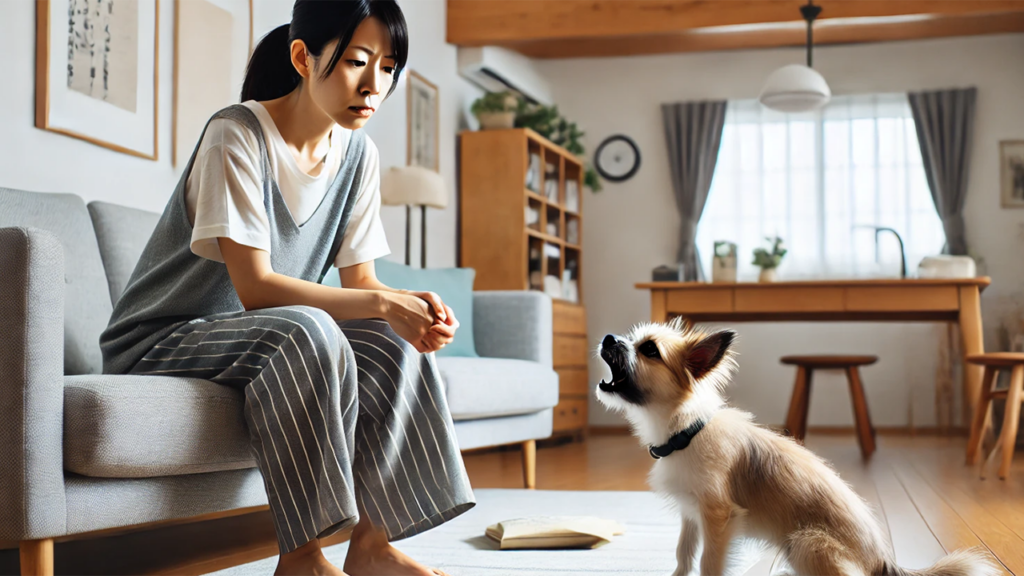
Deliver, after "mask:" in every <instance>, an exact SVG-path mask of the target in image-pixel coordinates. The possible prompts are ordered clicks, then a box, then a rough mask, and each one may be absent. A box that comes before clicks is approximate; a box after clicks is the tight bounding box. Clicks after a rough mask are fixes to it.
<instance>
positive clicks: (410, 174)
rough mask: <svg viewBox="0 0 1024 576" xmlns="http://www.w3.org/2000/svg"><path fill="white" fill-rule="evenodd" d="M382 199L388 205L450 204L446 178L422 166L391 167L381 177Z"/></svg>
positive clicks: (442, 206)
mask: <svg viewBox="0 0 1024 576" xmlns="http://www.w3.org/2000/svg"><path fill="white" fill-rule="evenodd" d="M380 201H381V203H382V204H384V205H386V206H406V205H413V206H430V207H431V208H444V207H446V206H448V189H447V188H446V187H445V185H444V178H442V177H441V175H440V174H438V173H437V172H434V171H433V170H430V169H428V168H422V167H420V166H402V167H397V166H394V167H391V168H388V169H387V170H385V171H384V173H383V174H382V175H381V178H380Z"/></svg>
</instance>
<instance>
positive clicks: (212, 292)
mask: <svg viewBox="0 0 1024 576" xmlns="http://www.w3.org/2000/svg"><path fill="white" fill-rule="evenodd" d="M407 51H408V36H407V29H406V24H405V19H404V17H403V16H402V13H401V10H400V9H399V7H398V5H397V4H396V3H395V2H394V0H356V1H318V0H297V1H296V3H295V6H294V8H293V11H292V21H291V24H290V25H284V26H281V27H279V28H277V29H276V30H274V31H272V32H271V33H270V34H268V35H267V36H266V37H264V38H263V39H262V40H261V41H260V44H259V46H258V47H257V48H256V50H255V51H254V53H253V55H252V59H251V60H250V62H249V66H248V68H247V70H246V77H245V82H244V84H243V88H242V98H241V99H242V104H240V105H235V106H231V107H228V108H226V109H224V110H221V111H220V112H218V113H217V114H215V115H214V116H213V118H211V120H210V122H209V123H208V124H207V126H206V129H205V130H204V132H203V136H202V137H201V139H200V142H199V143H198V145H197V147H196V151H195V152H194V153H193V155H192V158H191V159H190V160H189V163H188V166H187V167H186V169H185V172H184V174H182V178H181V181H180V182H179V183H178V186H177V188H176V189H175V191H174V194H173V195H172V197H171V199H170V202H169V203H168V205H167V207H166V209H165V210H164V213H163V215H162V217H161V218H160V222H159V223H158V224H157V227H156V229H155V231H154V232H153V236H152V237H151V238H150V241H149V243H148V244H147V246H146V248H145V250H144V252H143V254H142V257H141V258H140V260H139V263H138V265H137V266H136V269H135V271H134V272H133V274H132V277H131V280H130V281H129V284H128V287H127V288H126V289H125V291H124V294H123V295H122V296H121V298H120V300H119V301H118V303H117V305H116V306H115V309H114V313H113V316H112V318H111V320H110V324H109V326H108V327H107V329H106V331H105V332H104V333H103V336H102V337H101V345H102V348H103V354H104V371H105V372H108V373H118V374H125V373H130V374H152V375H165V376H168V375H169V376H183V377H194V378H204V379H207V380H211V381H213V382H217V383H220V384H223V385H226V386H232V387H235V388H238V389H240V390H243V391H244V393H245V419H246V423H247V424H248V428H249V433H250V438H251V451H252V454H253V456H254V457H255V459H256V461H257V463H258V465H259V469H260V471H261V472H262V474H263V478H264V483H265V485H266V490H267V498H268V500H269V502H270V508H271V511H272V513H273V518H274V524H275V528H276V530H277V539H278V545H279V547H280V551H281V556H280V561H279V563H278V567H277V572H276V573H278V574H314V573H315V574H342V572H341V570H339V569H338V568H336V567H334V566H332V565H331V564H330V563H328V562H327V560H326V559H325V558H324V556H323V554H322V553H321V551H320V545H319V541H318V539H319V538H324V537H326V536H329V535H331V534H334V533H335V532H338V531H339V530H343V529H346V528H350V527H353V526H354V530H353V533H352V540H351V543H350V548H349V553H348V557H347V558H346V561H345V566H344V569H345V572H347V573H349V574H354V575H359V574H413V575H430V574H434V573H438V574H439V573H440V572H438V571H431V570H429V569H427V568H425V567H423V566H422V565H420V564H419V563H417V562H415V561H413V560H412V559H410V558H408V557H407V556H405V555H403V554H401V553H400V552H398V551H397V550H396V549H395V548H393V547H392V546H391V545H390V543H389V542H390V541H392V540H396V539H400V538H405V537H408V536H411V535H413V534H416V533H419V532H422V531H424V530H427V529H429V528H432V527H434V526H437V525H438V524H440V523H442V522H445V521H447V520H449V519H451V518H453V517H455V516H457V515H459V514H461V513H462V512H465V511H466V510H468V509H469V508H471V507H472V506H473V505H474V501H473V495H472V491H471V490H470V486H469V482H468V479H467V477H466V473H465V468H464V467H463V463H462V459H461V457H460V454H459V450H458V446H457V444H456V440H455V435H454V431H453V427H452V421H451V415H450V413H449V411H448V406H447V403H446V401H445V394H444V389H443V388H442V385H441V382H440V378H439V376H438V373H437V369H436V366H435V364H434V357H433V354H430V352H433V351H436V350H438V349H440V348H441V347H443V346H445V345H446V344H447V343H449V342H451V341H452V339H453V338H454V336H455V331H456V329H457V328H458V325H459V323H458V321H457V320H456V318H455V314H454V313H453V311H452V310H451V308H449V307H448V306H447V305H445V304H444V303H443V302H442V301H441V299H440V298H438V296H437V295H436V294H433V293H428V292H408V291H402V290H394V289H391V288H388V287H387V286H384V285H383V284H381V283H380V282H379V281H378V280H377V279H376V276H375V274H374V267H373V260H374V259H375V258H378V257H380V256H383V255H386V254H388V253H389V250H388V246H387V242H386V240H385V238H384V232H383V229H382V227H381V223H380V218H379V209H380V191H379V161H378V155H377V149H376V147H375V146H374V144H373V143H372V142H371V141H370V139H369V138H368V137H367V136H366V135H365V132H364V131H363V130H360V128H362V127H363V126H364V125H365V124H366V122H367V121H368V120H369V118H370V117H371V116H372V115H373V113H374V111H375V110H376V109H377V108H378V107H379V106H380V105H381V103H382V102H383V100H384V99H385V98H386V97H387V95H389V94H390V93H391V91H392V90H394V87H395V84H396V83H397V81H398V76H399V74H400V73H401V72H402V69H403V68H404V66H405V62H406V57H407ZM331 265H335V266H337V267H338V268H339V273H340V277H341V283H342V286H344V288H332V287H328V286H323V285H321V284H320V283H319V282H320V281H321V280H322V279H323V276H324V275H325V274H326V272H327V271H328V270H329V268H330V266H331Z"/></svg>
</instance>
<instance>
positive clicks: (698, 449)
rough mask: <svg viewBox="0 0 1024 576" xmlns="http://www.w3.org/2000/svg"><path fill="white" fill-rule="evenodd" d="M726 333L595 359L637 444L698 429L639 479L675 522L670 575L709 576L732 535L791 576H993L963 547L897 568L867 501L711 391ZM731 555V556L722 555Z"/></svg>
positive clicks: (682, 336)
mask: <svg viewBox="0 0 1024 576" xmlns="http://www.w3.org/2000/svg"><path fill="white" fill-rule="evenodd" d="M734 339H735V334H734V333H733V332H730V331H722V332H716V333H709V332H705V331H703V330H701V329H698V328H694V327H691V326H689V325H687V324H684V323H683V322H681V321H679V320H676V321H673V322H671V323H669V324H643V325H640V326H637V327H636V328H634V329H633V330H632V331H631V333H630V334H629V335H627V336H625V337H620V336H612V335H609V336H606V337H605V339H604V341H603V342H602V343H601V345H600V346H599V354H600V355H601V357H602V358H603V359H604V360H605V362H607V363H608V365H609V367H610V368H611V371H612V381H611V383H608V382H603V381H602V382H601V384H600V385H599V386H598V388H597V391H596V394H597V398H598V400H600V401H601V402H602V403H603V404H604V405H606V406H608V407H609V408H611V409H614V410H616V411H619V412H622V413H623V414H624V415H625V416H626V418H627V419H628V420H629V422H630V423H631V424H632V428H633V431H634V433H635V434H636V435H637V436H638V437H639V439H640V441H641V443H642V444H644V445H645V446H652V445H662V444H665V443H666V442H667V441H668V439H669V438H670V437H671V436H672V435H673V434H675V433H677V432H679V431H681V430H684V429H686V428H687V427H688V426H690V425H691V424H693V423H694V422H696V421H697V420H702V421H704V422H705V423H706V424H705V426H704V428H703V430H701V431H700V432H699V433H698V434H697V435H696V437H694V439H693V441H692V443H691V444H690V445H689V447H687V448H685V449H684V450H681V451H676V452H674V453H673V454H670V455H669V456H667V457H665V458H662V459H660V460H657V461H656V462H655V463H654V466H653V468H652V470H651V473H650V477H649V481H650V484H651V486H652V487H653V488H654V490H655V491H656V492H657V493H659V494H662V495H664V496H666V497H668V498H669V499H670V500H671V501H673V502H675V503H677V504H678V505H679V507H680V511H681V513H682V517H683V525H682V530H681V532H680V536H679V546H678V548H677V550H676V556H677V559H678V568H677V569H676V571H675V576H687V575H689V574H691V572H692V571H694V570H695V569H696V568H697V566H696V560H697V558H696V557H697V551H698V548H699V547H700V545H701V544H702V543H703V553H702V555H701V558H700V566H699V569H700V574H702V575H708V576H718V575H721V574H725V573H726V571H727V569H728V568H729V566H727V562H728V560H729V556H730V545H731V544H732V543H733V541H734V540H735V539H737V538H740V537H746V538H752V539H756V540H760V541H762V542H765V543H766V544H767V545H768V546H769V547H771V548H774V549H776V550H778V551H780V552H781V555H782V558H783V559H784V560H785V562H786V563H787V564H788V566H789V568H790V569H791V570H792V571H793V572H795V573H796V574H799V575H808V576H810V575H815V576H818V575H849V576H853V575H858V576H859V575H869V574H870V575H893V576H898V575H913V574H919V575H933V576H940V575H941V576H983V575H989V574H998V573H999V572H998V571H997V569H996V567H995V566H994V565H993V564H992V563H991V561H990V560H989V559H988V558H989V557H988V556H987V555H986V554H984V553H983V552H982V551H980V550H976V549H969V550H962V551H958V552H955V553H953V554H950V555H949V556H946V557H945V558H943V559H941V560H940V561H939V562H938V563H937V564H935V565H934V566H932V567H931V568H928V569H926V570H921V571H913V570H904V569H902V568H900V567H898V566H896V564H895V561H894V559H893V557H892V554H891V552H890V550H889V546H888V544H887V540H886V538H885V536H884V533H883V531H882V528H881V527H880V526H879V524H878V522H877V520H876V519H875V517H874V516H873V514H872V513H871V510H870V509H869V508H868V505H867V503H866V502H865V501H864V500H863V499H862V498H861V497H860V496H858V495H857V494H856V493H855V492H854V491H853V490H852V489H851V488H850V486H849V485H847V484H846V483H845V482H843V481H842V480H841V479H840V478H839V476H838V474H836V472H835V471H834V470H833V469H832V468H831V467H829V466H828V465H827V464H826V463H825V462H824V461H822V460H821V459H819V458H818V457H817V456H815V455H814V454H813V453H811V452H810V451H808V450H806V449H804V448H803V447H802V446H800V445H798V444H797V443H795V442H793V441H792V440H791V439H789V438H786V437H783V436H780V435H778V434H776V433H774V432H772V431H770V430H768V429H766V428H763V427H761V426H758V425H756V424H754V423H753V421H752V416H751V415H750V414H749V413H746V412H741V411H739V410H736V409H733V408H729V407H727V406H726V405H725V401H724V399H723V397H722V390H723V388H724V387H725V385H726V384H727V383H728V381H729V379H730V376H731V373H732V370H733V369H734V368H735V366H736V363H735V360H734V353H733V351H732V349H731V347H732V344H733V340H734ZM733 550H735V549H733Z"/></svg>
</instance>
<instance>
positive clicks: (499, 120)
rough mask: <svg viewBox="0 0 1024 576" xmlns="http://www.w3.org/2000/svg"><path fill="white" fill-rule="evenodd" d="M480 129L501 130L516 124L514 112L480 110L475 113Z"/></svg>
mask: <svg viewBox="0 0 1024 576" xmlns="http://www.w3.org/2000/svg"><path fill="white" fill-rule="evenodd" d="M476 119H477V120H479V121H480V129H481V130H501V129H504V128H512V127H514V126H515V125H516V113H515V111H512V112H481V113H480V114H477V117H476Z"/></svg>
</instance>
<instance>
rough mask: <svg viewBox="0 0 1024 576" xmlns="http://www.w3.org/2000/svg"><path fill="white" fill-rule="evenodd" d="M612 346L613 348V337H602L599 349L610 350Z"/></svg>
mask: <svg viewBox="0 0 1024 576" xmlns="http://www.w3.org/2000/svg"><path fill="white" fill-rule="evenodd" d="M612 346H615V335H614V334H608V335H606V336H605V337H604V340H602V341H601V347H602V348H611V347H612Z"/></svg>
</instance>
